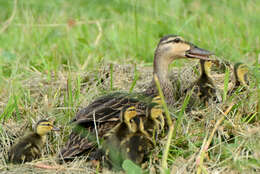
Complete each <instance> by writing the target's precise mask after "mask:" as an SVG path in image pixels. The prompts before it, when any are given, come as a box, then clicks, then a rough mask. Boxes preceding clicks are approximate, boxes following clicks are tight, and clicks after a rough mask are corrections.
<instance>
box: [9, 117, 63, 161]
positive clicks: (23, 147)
mask: <svg viewBox="0 0 260 174" xmlns="http://www.w3.org/2000/svg"><path fill="white" fill-rule="evenodd" d="M51 131H59V128H56V127H54V125H53V122H52V121H49V120H45V119H43V120H40V121H38V122H37V124H36V126H35V131H34V132H31V133H29V134H28V135H26V136H24V137H22V138H21V139H20V140H19V141H18V142H17V143H15V144H14V145H13V146H12V147H11V148H10V150H9V151H8V161H9V162H11V163H25V162H30V161H32V160H35V159H38V158H40V157H41V155H42V149H43V147H44V144H45V143H46V138H47V137H46V136H47V134H48V133H49V132H51Z"/></svg>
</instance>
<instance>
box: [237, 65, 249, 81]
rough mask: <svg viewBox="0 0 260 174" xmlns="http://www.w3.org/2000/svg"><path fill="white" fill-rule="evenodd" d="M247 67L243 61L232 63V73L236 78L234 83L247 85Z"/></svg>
mask: <svg viewBox="0 0 260 174" xmlns="http://www.w3.org/2000/svg"><path fill="white" fill-rule="evenodd" d="M248 71H249V69H248V66H247V65H245V64H243V63H236V64H235V65H234V73H235V78H236V83H238V84H239V85H245V86H246V85H248V81H247V73H248Z"/></svg>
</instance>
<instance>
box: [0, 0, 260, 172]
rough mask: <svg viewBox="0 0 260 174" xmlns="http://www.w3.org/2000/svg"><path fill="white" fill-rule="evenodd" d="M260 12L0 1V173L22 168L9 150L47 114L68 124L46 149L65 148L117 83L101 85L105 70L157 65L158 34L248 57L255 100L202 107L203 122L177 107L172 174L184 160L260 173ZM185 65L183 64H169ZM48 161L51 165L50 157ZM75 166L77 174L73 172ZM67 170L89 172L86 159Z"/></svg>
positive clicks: (175, 3) (253, 2)
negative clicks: (84, 115) (87, 110)
mask: <svg viewBox="0 0 260 174" xmlns="http://www.w3.org/2000/svg"><path fill="white" fill-rule="evenodd" d="M259 13H260V1H259V0H240V1H237V0H219V1H207V0H196V1H195V0H183V1H182V0H172V1H168V0H142V1H138V0H131V1H127V0H123V1H122V0H121V1H120V0H110V1H108V0H95V1H91V0H77V1H73V0H45V1H35V0H19V1H18V0H13V1H12V0H8V1H6V0H0V120H1V122H2V123H3V124H2V126H1V129H0V133H1V134H0V147H1V150H0V156H1V158H0V171H2V170H6V169H7V168H10V169H11V170H19V169H17V167H14V168H12V167H11V166H10V165H7V164H6V162H5V159H4V155H5V154H6V148H8V146H10V144H11V143H12V142H13V139H14V138H15V137H17V136H19V135H21V134H23V133H24V130H25V129H26V128H31V125H34V123H35V122H37V121H38V120H40V119H42V118H55V119H56V124H57V125H59V126H60V127H62V131H61V133H60V135H59V136H53V138H52V139H51V140H50V141H49V143H48V146H47V148H46V154H53V155H54V154H55V153H56V152H58V151H59V147H60V146H62V145H63V144H64V142H65V141H66V139H67V138H68V133H69V131H70V130H71V128H70V126H69V125H68V124H69V121H70V120H71V118H72V117H73V116H74V115H75V113H76V112H77V111H78V109H79V108H81V107H84V106H86V105H87V104H88V103H89V102H90V101H91V100H92V99H93V98H95V97H96V96H98V95H100V94H102V93H104V92H109V91H110V90H111V89H113V88H112V87H113V81H112V80H111V82H110V84H109V87H108V88H106V90H105V91H104V89H103V88H100V87H96V85H97V84H99V83H101V81H102V80H103V79H102V78H101V76H102V73H103V69H104V66H106V65H107V64H109V63H110V62H116V63H117V64H128V63H129V64H137V65H136V67H138V66H141V65H142V66H147V67H151V66H152V61H153V52H154V49H155V47H156V44H157V42H158V40H159V38H160V37H161V36H163V35H166V34H178V35H181V36H182V37H184V38H185V39H187V40H190V41H192V42H193V43H195V44H196V45H198V46H200V47H202V48H205V49H208V50H211V51H213V52H214V53H215V54H216V56H217V57H219V58H221V59H225V60H229V61H231V62H238V61H239V62H243V63H246V64H247V65H248V66H249V67H250V69H251V80H252V81H253V83H252V85H250V90H249V91H250V93H249V94H248V95H249V96H252V98H251V99H250V100H249V99H248V98H247V97H245V96H242V97H240V98H239V97H237V96H234V97H233V98H232V97H231V98H227V99H226V101H225V103H223V104H222V105H220V106H218V107H212V108H214V109H215V110H214V111H212V110H210V109H209V110H206V111H205V110H202V111H201V112H200V113H199V114H200V115H202V116H203V119H201V120H200V121H199V122H198V121H196V120H194V119H192V118H191V117H189V115H187V114H185V113H183V111H181V113H179V111H180V110H176V114H177V115H178V114H179V115H181V118H182V119H179V121H180V122H179V123H178V125H179V127H178V129H177V130H178V132H177V133H176V135H175V136H174V137H175V139H174V140H172V143H171V146H170V155H169V157H168V167H169V168H170V169H172V171H173V172H174V171H175V172H176V171H179V172H180V171H182V169H183V168H182V167H183V164H187V165H189V166H188V167H187V168H186V169H185V170H188V171H187V172H196V171H197V168H200V170H202V172H204V173H211V172H213V171H219V172H227V171H234V172H241V171H248V172H251V173H252V172H256V173H257V172H259V171H260V168H259V166H260V160H259V159H260V153H259V152H260V146H259V139H260V138H259V137H260V134H259V132H260V131H259V120H260V115H259V113H258V115H257V113H256V108H257V107H258V111H259V110H260V104H259V103H260V101H258V100H260V97H259V96H260V92H259V91H260V86H259V81H260V71H259V69H260V65H259V64H260V62H259V61H260V60H259V59H260V35H259V28H260V18H259ZM186 62H187V61H183V60H180V61H179V60H178V61H176V62H175V63H173V65H172V66H173V67H182V66H183V65H184V64H185V63H186ZM112 68H113V67H112ZM110 70H111V66H110V69H109V70H108V71H110ZM138 73H139V74H141V73H142V72H138ZM138 73H136V72H135V74H134V76H135V77H136V76H138ZM255 79H256V80H255ZM133 83H138V80H136V79H134V80H133ZM129 88H130V86H129ZM131 90H132V87H131ZM134 90H135V89H133V91H134ZM257 95H258V97H257ZM238 96H239V95H238ZM234 98H235V99H236V100H234ZM234 101H235V103H234ZM231 105H232V106H233V105H234V106H233V107H232V109H231V111H230V113H229V116H227V118H226V119H225V120H224V121H223V122H222V123H221V124H220V125H221V126H220V129H219V130H218V134H215V136H214V137H213V140H212V141H211V142H210V147H209V149H208V150H209V151H208V154H203V155H204V164H201V163H200V164H201V165H199V164H198V165H197V164H196V162H195V161H196V159H197V158H198V157H199V156H200V154H201V151H202V150H201V149H202V147H204V145H205V143H206V141H207V139H208V135H209V134H211V130H212V129H213V127H214V125H215V124H216V122H217V120H219V119H220V117H221V116H222V115H223V114H222V115H221V112H222V111H223V112H225V111H226V109H227V108H228V106H231ZM220 110H221V111H220ZM183 114H184V115H183ZM197 114H198V113H197ZM227 114H228V113H227ZM181 125H182V126H181ZM183 126H184V127H186V128H187V127H188V128H187V129H184V128H183ZM189 127H190V128H189ZM191 128H192V129H191ZM221 130H222V132H221ZM226 130H228V131H226ZM230 131H231V132H232V133H230ZM227 132H228V133H227ZM226 134H227V136H226ZM223 135H225V136H224V137H226V139H225V138H224V139H225V140H223ZM231 135H232V136H231ZM228 136H231V139H230V137H229V138H227V137H228ZM227 139H228V140H227ZM202 145H203V146H202ZM2 147H3V148H2ZM162 147H163V146H162ZM162 147H161V148H162ZM159 151H160V149H159ZM203 152H204V151H203ZM158 154H159V158H161V155H160V154H162V153H160V152H159V153H158ZM201 156H202V155H201ZM48 159H51V161H53V163H54V158H53V157H48ZM205 161H207V163H206V162H205ZM75 164H77V167H78V169H79V170H74V169H75ZM197 166H200V167H197ZM26 167H27V168H28V166H26V165H24V166H21V168H23V169H25V168H26ZM71 167H74V168H73V169H71ZM23 169H20V171H21V170H23ZM33 169H34V170H36V169H35V168H33ZM63 169H64V170H72V171H73V172H75V173H77V172H82V171H86V170H89V169H88V167H86V165H85V163H84V162H82V161H81V160H78V161H75V162H74V163H73V164H66V165H64V166H63ZM94 171H95V170H94Z"/></svg>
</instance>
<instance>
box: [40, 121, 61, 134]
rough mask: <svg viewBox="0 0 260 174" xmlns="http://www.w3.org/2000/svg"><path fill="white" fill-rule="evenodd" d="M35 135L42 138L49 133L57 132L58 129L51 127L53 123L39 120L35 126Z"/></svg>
mask: <svg viewBox="0 0 260 174" xmlns="http://www.w3.org/2000/svg"><path fill="white" fill-rule="evenodd" d="M35 129H36V133H37V134H38V135H40V136H44V135H46V134H47V133H49V132H50V131H59V128H56V127H54V126H53V122H52V121H49V120H40V121H39V122H38V123H37V124H36V128H35Z"/></svg>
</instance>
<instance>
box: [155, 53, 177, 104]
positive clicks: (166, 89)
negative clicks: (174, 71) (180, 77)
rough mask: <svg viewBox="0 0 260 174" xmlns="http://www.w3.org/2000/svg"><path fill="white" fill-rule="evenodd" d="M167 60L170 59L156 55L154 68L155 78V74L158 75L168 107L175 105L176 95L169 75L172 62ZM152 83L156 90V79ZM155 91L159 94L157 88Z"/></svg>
mask: <svg viewBox="0 0 260 174" xmlns="http://www.w3.org/2000/svg"><path fill="white" fill-rule="evenodd" d="M166 60H169V59H167V58H165V57H163V56H160V55H158V54H156V55H155V58H154V65H153V66H154V72H153V76H154V75H155V74H156V75H157V77H158V79H159V82H160V86H161V89H162V91H163V94H164V97H165V100H166V102H167V104H168V105H172V104H173V103H174V95H173V94H174V93H173V86H172V83H171V82H170V79H169V75H168V66H169V64H170V63H171V62H167V61H166ZM152 83H153V85H154V87H155V88H156V85H155V81H154V78H153V82H152ZM155 91H156V93H157V94H158V90H157V88H156V90H155Z"/></svg>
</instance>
